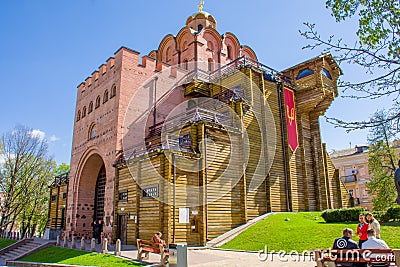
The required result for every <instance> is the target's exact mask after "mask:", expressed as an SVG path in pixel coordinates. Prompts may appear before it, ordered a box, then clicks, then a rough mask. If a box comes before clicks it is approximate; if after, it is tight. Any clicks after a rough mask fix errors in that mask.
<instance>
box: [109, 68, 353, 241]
mask: <svg viewBox="0 0 400 267" xmlns="http://www.w3.org/2000/svg"><path fill="white" fill-rule="evenodd" d="M321 81H322V79H320V78H318V77H315V76H311V77H307V79H306V81H305V85H304V87H303V90H302V91H301V90H300V91H296V92H295V101H296V107H297V114H296V115H297V126H298V139H299V147H298V148H297V150H296V151H294V152H293V151H291V150H290V148H289V146H288V141H287V131H286V130H287V129H286V112H285V109H283V112H282V114H281V109H280V108H281V107H280V101H282V102H283V101H284V96H283V90H282V89H283V88H282V87H280V84H279V83H277V82H275V81H270V80H266V79H265V78H264V73H263V72H262V71H260V70H258V69H255V68H253V67H246V68H242V69H240V71H238V70H235V71H232V73H225V74H224V77H223V78H222V79H220V80H219V81H216V82H215V83H213V84H209V85H208V87H207V90H208V91H209V92H210V96H211V97H214V98H215V99H219V100H220V101H224V102H225V103H226V104H227V105H228V106H229V107H231V108H232V109H233V110H234V111H235V112H236V114H237V115H238V116H239V117H240V118H241V119H242V121H243V129H237V131H236V132H234V131H233V132H230V133H228V131H227V129H225V128H224V127H221V125H219V124H218V122H215V123H213V122H206V121H198V122H189V123H187V124H186V125H185V126H184V127H179V128H177V129H176V131H177V132H175V133H174V134H175V135H178V136H180V135H182V134H187V133H190V138H191V140H192V146H193V152H182V151H172V150H161V151H157V152H153V153H150V155H149V157H150V160H148V159H146V157H141V158H137V159H132V160H130V161H128V163H127V164H126V165H124V164H120V165H118V166H117V169H118V170H117V176H116V177H117V182H116V187H117V188H116V198H115V213H114V216H115V218H114V222H116V225H114V232H115V233H117V229H118V225H117V222H118V219H117V216H118V215H121V214H127V215H130V217H131V215H134V216H137V218H138V219H137V222H135V220H132V219H128V223H127V224H128V225H127V231H128V244H134V243H135V242H136V239H137V238H142V239H151V237H152V236H153V235H154V233H155V232H157V231H162V232H163V234H164V238H165V239H166V240H167V241H168V242H169V243H171V242H187V243H188V244H189V245H204V244H205V243H206V241H207V240H208V239H212V238H215V237H217V236H219V235H221V234H223V233H224V232H226V231H228V230H230V229H232V228H234V227H236V226H238V225H241V224H243V223H245V222H247V221H248V220H249V219H252V218H255V217H257V216H259V215H261V214H263V213H266V212H271V211H277V212H280V211H289V210H290V211H303V210H322V209H326V208H333V207H342V206H346V203H345V202H346V201H344V200H343V195H344V194H345V189H344V187H343V185H342V184H341V183H340V180H339V177H338V174H337V172H336V171H335V170H334V167H333V164H332V163H331V161H330V159H329V157H328V156H327V154H326V149H325V147H323V146H322V144H321V136H320V129H319V121H318V119H319V115H320V114H321V113H320V112H321V110H316V107H318V105H319V104H321V105H326V103H327V102H326V101H329V99H328V98H327V99H328V100H326V99H324V100H323V101H325V102H323V101H321V100H320V99H321V98H320V95H321V92H322V91H323V90H322V91H321V88H316V86H315V85H316V84H317V85H318V84H319V86H322V85H321ZM325 82H327V81H325ZM202 86H204V84H203V85H202ZM317 87H318V86H317ZM232 88H236V89H238V88H239V89H240V88H241V89H243V90H242V91H241V94H242V95H241V98H240V97H239V98H236V99H221V96H223V95H224V91H225V90H229V89H232ZM236 89H235V90H236ZM318 101H319V102H318ZM282 102H281V104H283V103H282ZM319 107H321V106H319ZM283 108H284V106H283ZM267 109H268V110H270V111H271V113H272V117H268V116H267V115H266V114H267V112H266V111H267ZM260 114H261V115H260ZM281 117H282V120H281ZM272 118H273V119H272ZM281 123H282V124H281ZM281 127H283V132H282V129H281ZM271 129H273V130H271ZM240 130H242V133H241V132H240ZM244 131H246V133H247V135H248V136H249V144H248V145H249V151H246V150H245V149H244V148H245V145H244V143H243V142H244V141H243V140H244V135H243V132H244ZM205 140H208V141H207V142H206V141H205ZM270 140H275V141H276V147H275V148H274V149H275V154H274V157H273V158H272V156H273V155H272V154H271V155H270V154H269V153H268V151H269V148H268V145H270V143H269V141H270ZM282 140H283V142H282ZM155 141H156V140H154V142H155ZM152 142H153V141H152ZM233 146H235V147H236V148H238V147H239V148H240V149H239V151H241V152H240V153H233V151H237V149H236V150H235V149H233ZM246 153H248V155H247V154H246ZM246 157H248V162H247V165H243V164H231V163H232V162H241V160H242V159H243V158H246ZM268 159H269V160H273V162H272V166H271V168H270V169H268V164H267V160H268ZM285 164H286V165H285ZM231 165H234V166H231ZM194 167H196V168H194ZM194 169H198V171H193V170H194ZM285 170H287V172H286V173H285ZM132 175H133V176H135V179H133V178H132ZM160 177H161V179H160ZM137 182H138V183H139V184H140V186H141V187H139V185H138V183H137ZM254 182H258V183H257V184H259V186H258V187H256V188H254V186H253V184H254ZM147 186H158V193H159V196H157V197H155V198H145V197H143V188H146V187H147ZM124 190H126V191H127V192H128V200H127V201H119V200H118V194H117V192H121V191H124ZM221 192H223V193H222V194H221ZM182 208H183V209H187V212H188V213H189V222H185V223H181V222H180V220H179V219H180V218H179V214H180V211H181V209H182Z"/></svg>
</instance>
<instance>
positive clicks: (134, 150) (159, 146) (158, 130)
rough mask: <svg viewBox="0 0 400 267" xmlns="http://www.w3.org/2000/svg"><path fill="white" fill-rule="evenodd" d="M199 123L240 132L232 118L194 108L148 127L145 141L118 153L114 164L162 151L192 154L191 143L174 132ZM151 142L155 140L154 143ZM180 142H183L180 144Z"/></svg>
mask: <svg viewBox="0 0 400 267" xmlns="http://www.w3.org/2000/svg"><path fill="white" fill-rule="evenodd" d="M210 105H212V103H210ZM199 121H204V122H209V123H215V124H219V125H223V126H224V128H225V129H226V130H228V131H235V132H237V133H240V130H241V129H239V128H238V122H236V121H235V118H234V117H233V116H228V115H224V114H222V113H219V112H217V111H213V110H208V109H204V108H199V107H196V108H193V109H191V110H189V111H187V112H186V113H183V114H179V115H176V116H173V117H171V118H168V120H166V121H165V122H161V123H158V124H156V126H155V127H153V126H151V127H149V133H148V136H147V137H146V140H145V141H143V142H142V143H140V144H135V145H133V146H130V147H128V148H125V149H124V151H123V152H120V155H119V157H118V159H117V161H116V162H115V163H116V164H118V163H121V162H125V161H126V160H128V159H131V158H134V157H138V156H141V155H144V154H148V153H152V152H155V151H157V150H163V149H171V150H176V151H184V152H193V150H192V148H191V147H189V145H188V144H189V143H191V141H190V142H189V140H187V139H183V138H182V137H181V136H179V135H177V134H176V132H175V130H176V129H178V130H180V129H181V128H182V126H183V125H184V124H186V123H188V122H199ZM161 135H163V140H162V141H160V139H158V138H160V137H161ZM155 137H156V138H155ZM151 140H155V141H156V142H154V141H151ZM180 140H183V141H182V142H180Z"/></svg>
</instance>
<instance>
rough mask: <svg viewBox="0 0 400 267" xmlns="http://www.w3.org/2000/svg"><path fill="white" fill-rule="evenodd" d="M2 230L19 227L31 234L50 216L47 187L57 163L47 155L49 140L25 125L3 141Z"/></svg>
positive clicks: (0, 140) (0, 143)
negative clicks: (44, 217) (48, 212)
mask: <svg viewBox="0 0 400 267" xmlns="http://www.w3.org/2000/svg"><path fill="white" fill-rule="evenodd" d="M0 158H2V160H3V163H1V164H0V191H1V192H2V193H3V201H2V202H1V203H0V215H1V218H0V227H1V229H2V230H5V229H8V230H12V229H14V228H15V227H20V229H21V232H22V233H23V234H24V233H25V232H27V231H28V229H30V231H29V232H30V233H31V235H32V234H33V233H34V231H35V230H36V225H38V224H40V221H41V220H43V216H44V215H45V216H47V206H48V204H45V203H46V201H48V188H47V186H48V184H49V183H50V181H51V180H52V177H53V169H54V167H55V162H54V161H52V160H51V159H49V158H48V156H47V141H46V140H45V139H43V138H41V137H40V136H37V135H35V134H34V132H33V131H32V130H31V129H29V128H27V127H23V126H19V127H16V128H15V129H14V130H12V131H10V132H8V133H6V134H4V135H3V136H2V137H1V138H0Z"/></svg>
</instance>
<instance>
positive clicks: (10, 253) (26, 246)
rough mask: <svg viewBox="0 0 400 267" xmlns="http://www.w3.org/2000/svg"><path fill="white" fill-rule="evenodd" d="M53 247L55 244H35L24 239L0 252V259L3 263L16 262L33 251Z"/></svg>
mask: <svg viewBox="0 0 400 267" xmlns="http://www.w3.org/2000/svg"><path fill="white" fill-rule="evenodd" d="M54 245H55V242H37V241H35V240H34V239H28V238H26V239H22V240H20V241H18V242H16V243H14V244H12V245H10V246H8V247H6V248H4V249H2V250H0V258H1V260H2V261H4V262H7V261H10V260H17V259H20V258H23V257H25V256H27V255H29V254H32V253H33V252H35V251H38V250H41V249H44V248H47V247H50V246H54Z"/></svg>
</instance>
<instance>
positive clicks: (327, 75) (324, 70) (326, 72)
mask: <svg viewBox="0 0 400 267" xmlns="http://www.w3.org/2000/svg"><path fill="white" fill-rule="evenodd" d="M321 73H322V75H324V76H325V77H326V78H328V79H330V80H332V76H331V73H330V72H329V71H328V70H327V69H325V68H323V69H322V70H321Z"/></svg>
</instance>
